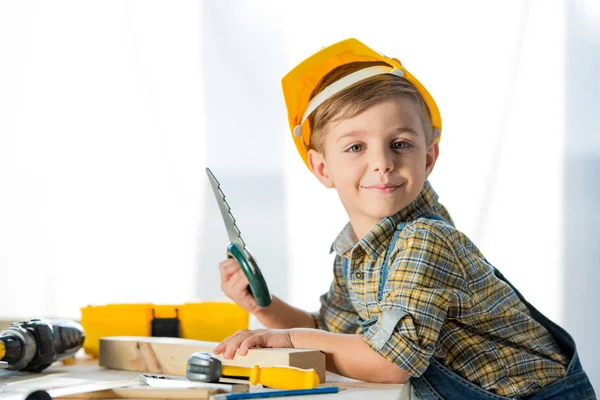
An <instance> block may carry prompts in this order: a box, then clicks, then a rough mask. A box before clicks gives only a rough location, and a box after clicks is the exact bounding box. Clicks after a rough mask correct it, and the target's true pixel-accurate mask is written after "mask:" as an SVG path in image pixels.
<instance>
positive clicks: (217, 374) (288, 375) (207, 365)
mask: <svg viewBox="0 0 600 400" xmlns="http://www.w3.org/2000/svg"><path fill="white" fill-rule="evenodd" d="M186 376H187V378H188V379H189V380H191V381H200V382H218V381H219V379H220V378H221V377H227V378H240V377H242V378H248V379H249V380H250V383H252V384H253V385H258V384H261V385H263V386H268V387H271V388H274V389H313V388H316V387H317V386H318V385H319V375H317V371H315V370H314V369H312V368H311V369H301V368H295V367H289V366H286V367H260V366H258V365H254V366H253V367H252V368H245V367H235V366H232V365H222V363H221V360H219V359H218V358H216V357H214V356H212V355H211V354H210V353H206V352H198V353H194V354H192V355H190V357H189V359H188V364H187V371H186Z"/></svg>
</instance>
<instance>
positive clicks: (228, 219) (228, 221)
mask: <svg viewBox="0 0 600 400" xmlns="http://www.w3.org/2000/svg"><path fill="white" fill-rule="evenodd" d="M206 174H207V175H208V180H209V181H210V185H211V186H212V189H213V193H214V194H215V198H216V199H217V204H218V205H219V209H220V210H221V216H222V217H223V222H225V228H226V229H227V236H229V241H230V242H231V243H235V244H237V245H238V246H240V247H241V248H242V249H244V251H245V250H246V243H244V240H243V239H242V233H241V232H240V230H239V228H238V227H237V225H236V223H235V217H234V216H233V214H232V213H231V207H229V204H227V201H226V200H225V193H223V191H222V190H221V184H220V183H219V181H218V180H217V178H215V175H214V174H213V173H212V171H211V170H210V169H209V168H206Z"/></svg>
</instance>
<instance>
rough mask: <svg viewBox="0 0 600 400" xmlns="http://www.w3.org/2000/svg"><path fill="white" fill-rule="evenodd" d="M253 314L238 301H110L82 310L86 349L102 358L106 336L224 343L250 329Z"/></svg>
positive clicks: (84, 345)
mask: <svg viewBox="0 0 600 400" xmlns="http://www.w3.org/2000/svg"><path fill="white" fill-rule="evenodd" d="M248 321H249V313H248V311H246V310H244V309H243V308H241V307H240V306H238V305H237V304H235V303H230V302H203V303H185V304H182V305H154V304H108V305H103V306H87V307H83V308H82V309H81V325H82V326H83V330H84V331H85V342H84V344H83V348H84V350H85V352H86V353H87V354H89V355H91V356H93V357H98V348H99V346H100V338H102V337H105V336H161V337H181V338H186V339H196V340H205V341H209V342H220V341H221V340H223V339H225V338H226V337H228V336H230V335H233V334H234V333H235V332H237V331H238V330H240V329H248Z"/></svg>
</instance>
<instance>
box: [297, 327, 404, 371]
mask: <svg viewBox="0 0 600 400" xmlns="http://www.w3.org/2000/svg"><path fill="white" fill-rule="evenodd" d="M290 338H291V341H292V344H293V347H295V348H300V349H314V350H321V351H323V352H324V353H325V356H326V360H327V370H328V371H331V372H334V373H336V374H339V375H343V376H347V377H349V378H353V379H359V380H363V381H367V382H377V383H404V382H406V381H408V379H409V378H410V375H409V374H408V373H407V372H406V371H404V370H403V369H401V368H400V367H398V366H397V365H396V364H394V363H392V362H390V361H388V360H386V359H385V358H383V357H382V356H381V355H379V354H377V353H376V352H375V351H373V350H372V349H371V348H370V347H369V345H368V344H367V343H365V341H364V337H363V335H349V334H339V333H332V332H324V331H319V330H315V329H292V330H291V332H290Z"/></svg>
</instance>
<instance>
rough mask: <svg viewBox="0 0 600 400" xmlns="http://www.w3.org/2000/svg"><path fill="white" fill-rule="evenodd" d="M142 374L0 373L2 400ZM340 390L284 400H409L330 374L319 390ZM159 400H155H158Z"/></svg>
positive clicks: (85, 370) (399, 389)
mask: <svg viewBox="0 0 600 400" xmlns="http://www.w3.org/2000/svg"><path fill="white" fill-rule="evenodd" d="M139 375H140V373H139V372H134V371H120V370H112V369H106V368H102V367H99V366H98V365H97V362H96V360H77V361H76V362H75V363H74V364H72V365H63V364H62V363H56V364H55V365H53V366H51V367H50V368H48V369H46V370H45V371H44V372H42V373H39V374H33V373H26V372H15V371H6V370H0V398H1V399H3V400H23V399H25V397H26V396H27V394H29V393H31V392H33V391H35V390H39V389H51V388H59V387H69V386H76V385H82V384H97V383H101V382H115V381H127V380H137V379H138V377H139ZM327 386H337V387H339V388H340V392H339V393H335V394H320V395H304V396H290V397H285V399H300V400H302V399H303V400H311V399H320V400H329V399H331V400H337V399H347V400H359V399H367V398H375V399H382V400H388V399H389V400H410V399H411V396H410V384H403V385H397V384H396V385H382V384H374V383H367V382H361V381H355V380H352V379H348V378H344V377H341V376H339V375H336V374H333V373H329V372H328V373H327V381H326V382H324V383H323V384H321V385H320V387H327ZM266 390H268V389H264V388H263V387H262V386H261V385H256V386H255V385H251V386H250V388H249V391H250V392H260V391H266ZM155 400H156V399H155Z"/></svg>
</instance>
